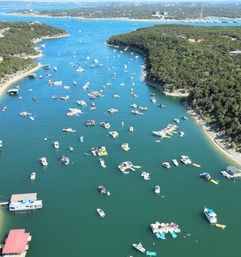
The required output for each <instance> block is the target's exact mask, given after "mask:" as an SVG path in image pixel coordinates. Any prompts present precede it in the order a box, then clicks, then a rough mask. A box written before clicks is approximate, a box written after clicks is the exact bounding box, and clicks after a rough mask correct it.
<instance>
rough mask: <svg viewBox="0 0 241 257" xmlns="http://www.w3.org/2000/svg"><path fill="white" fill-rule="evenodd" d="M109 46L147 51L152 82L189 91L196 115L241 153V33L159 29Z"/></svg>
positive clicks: (114, 39) (140, 32)
mask: <svg viewBox="0 0 241 257" xmlns="http://www.w3.org/2000/svg"><path fill="white" fill-rule="evenodd" d="M107 42H108V43H109V44H112V45H121V46H124V47H126V46H130V47H136V48H138V49H140V50H141V51H143V52H144V53H145V55H146V57H145V64H146V70H147V78H148V79H149V80H150V81H153V82H157V83H160V84H161V85H162V86H163V87H164V88H165V90H166V91H170V92H172V91H175V90H180V89H181V90H183V91H188V92H189V93H190V94H189V97H188V101H189V102H190V104H191V105H192V106H193V107H194V108H195V109H196V111H197V112H198V113H199V114H200V115H201V116H202V117H203V118H204V119H205V121H207V122H208V123H210V124H211V125H212V126H213V127H215V128H216V130H218V131H220V134H221V135H225V139H226V140H227V141H228V142H229V143H232V145H233V147H235V145H236V146H237V148H238V149H239V150H241V54H240V53H239V52H238V51H237V50H241V28H240V27H221V26H219V27H198V26H187V25H157V26H153V27H148V28H144V29H139V30H137V31H133V32H130V33H127V34H121V35H117V36H113V37H111V38H110V39H109V40H108V41H107ZM232 51H236V52H234V53H232ZM230 52H231V53H230Z"/></svg>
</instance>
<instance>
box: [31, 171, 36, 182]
mask: <svg viewBox="0 0 241 257" xmlns="http://www.w3.org/2000/svg"><path fill="white" fill-rule="evenodd" d="M35 178H36V173H35V172H32V173H31V175H30V179H31V180H35Z"/></svg>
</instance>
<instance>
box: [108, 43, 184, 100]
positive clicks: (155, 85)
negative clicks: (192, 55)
mask: <svg viewBox="0 0 241 257" xmlns="http://www.w3.org/2000/svg"><path fill="white" fill-rule="evenodd" d="M105 45H107V46H110V47H114V48H119V46H115V45H111V44H108V43H107V42H105ZM120 47H123V48H125V46H120ZM128 49H132V50H133V51H136V52H138V53H140V54H141V55H142V56H143V57H145V56H146V54H145V52H143V51H142V50H140V49H139V48H136V47H131V46H129V47H128ZM146 75H147V74H146V68H145V65H143V69H142V78H141V80H142V81H144V82H145V83H146V84H147V85H148V86H150V87H154V88H156V89H159V90H160V91H161V92H162V94H164V95H165V96H172V97H188V96H189V93H188V92H185V93H182V92H180V91H178V90H177V91H174V92H169V91H165V89H164V88H163V86H161V85H160V84H159V83H156V82H152V81H150V80H148V79H147V78H146ZM181 90H182V89H181Z"/></svg>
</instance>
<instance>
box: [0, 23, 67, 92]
mask: <svg viewBox="0 0 241 257" xmlns="http://www.w3.org/2000/svg"><path fill="white" fill-rule="evenodd" d="M65 36H68V34H67V33H66V31H65V30H63V29H59V28H55V27H52V26H50V25H46V24H42V23H40V22H37V21H36V22H5V21H1V22H0V95H2V93H3V92H4V91H5V90H6V88H7V87H8V86H9V85H11V84H12V83H14V82H16V81H17V80H19V79H21V78H23V77H24V76H26V75H28V74H30V73H32V72H34V71H36V70H37V69H38V68H40V66H41V65H40V64H39V63H35V62H33V60H32V59H34V58H37V57H40V56H41V52H40V51H38V50H37V49H36V46H35V43H37V42H40V41H41V40H43V39H53V38H59V37H65Z"/></svg>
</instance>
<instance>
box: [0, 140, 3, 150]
mask: <svg viewBox="0 0 241 257" xmlns="http://www.w3.org/2000/svg"><path fill="white" fill-rule="evenodd" d="M2 147H3V141H2V140H0V148H2Z"/></svg>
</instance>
